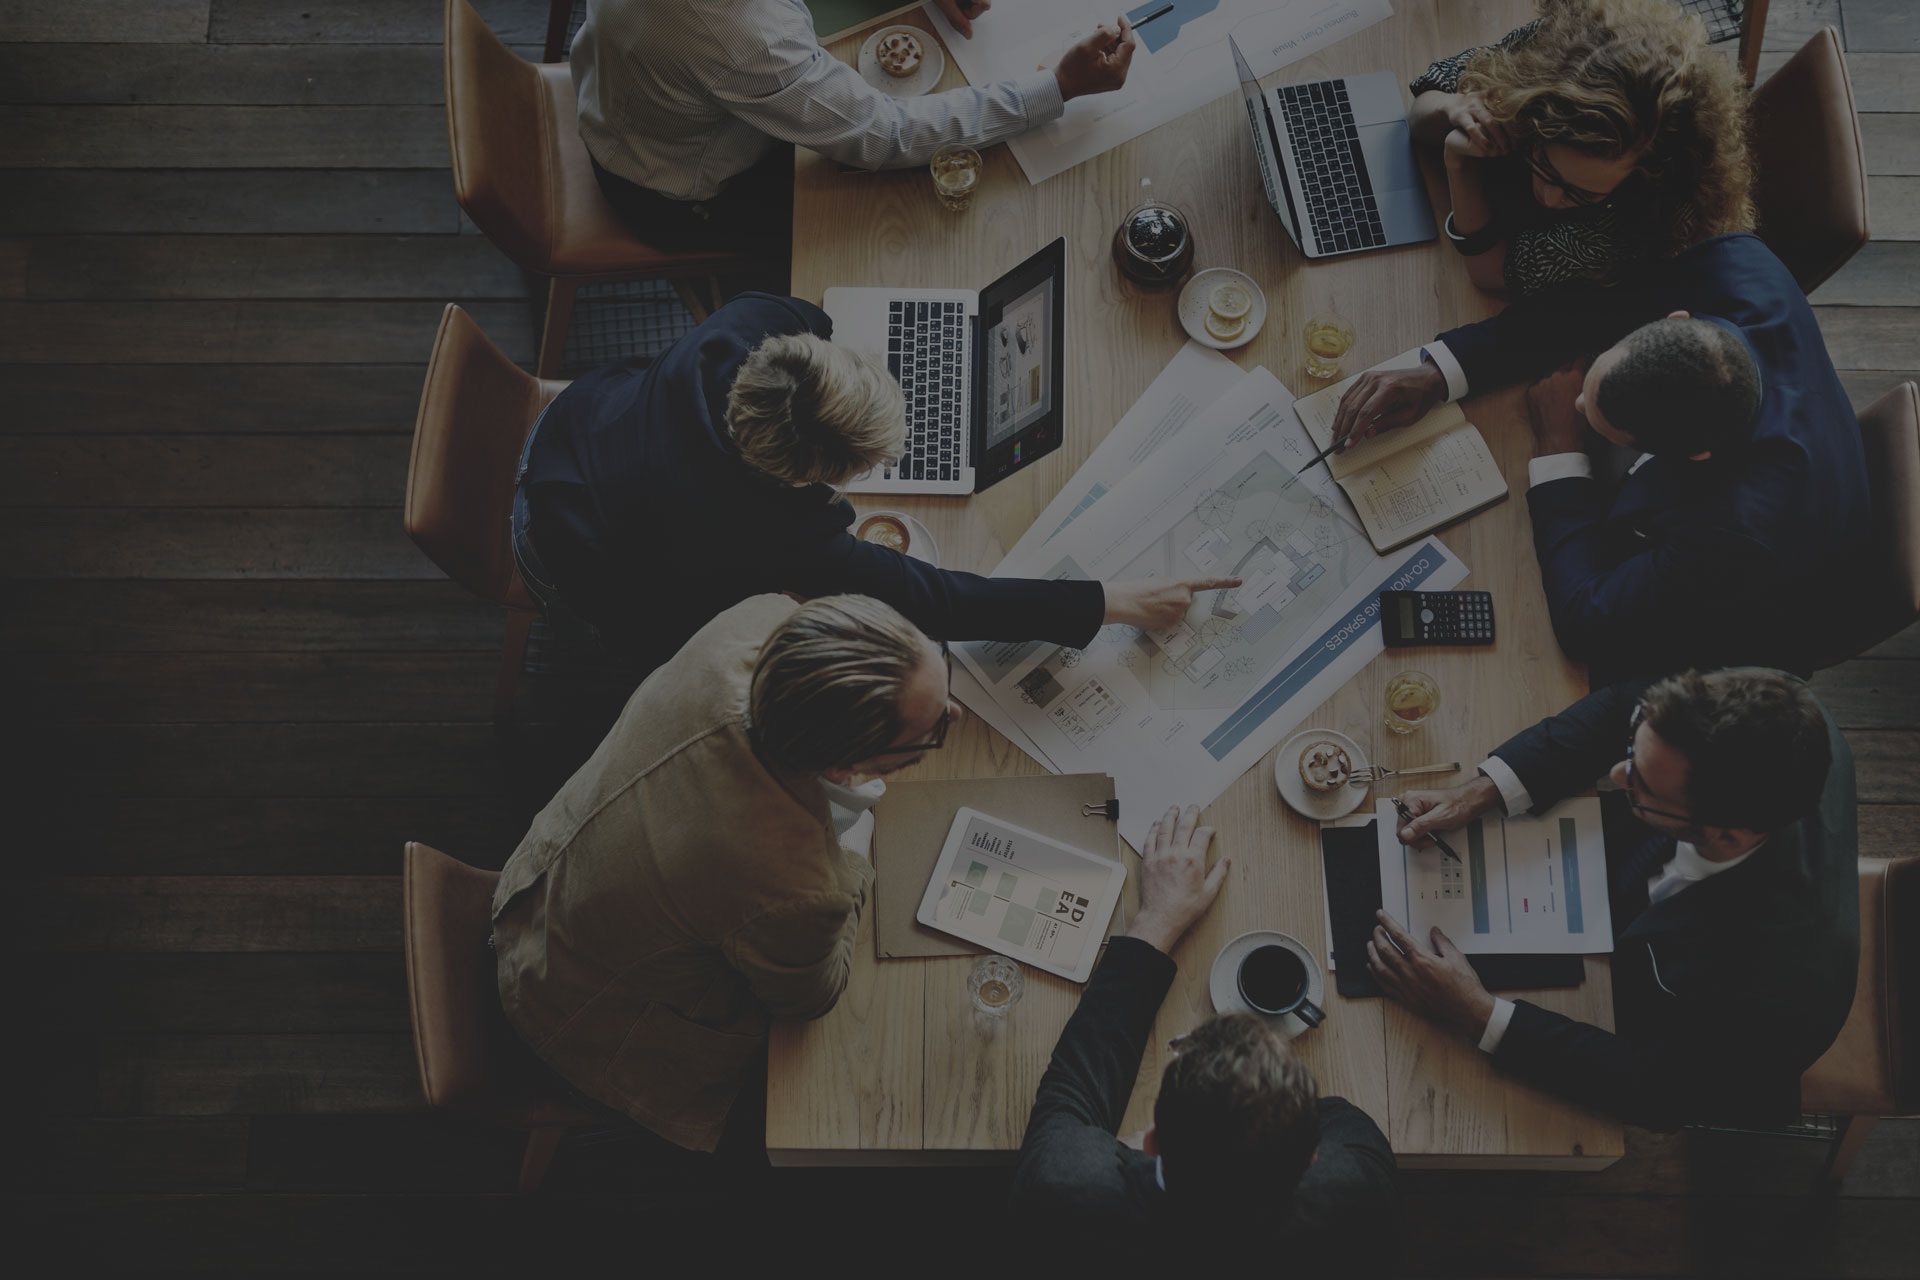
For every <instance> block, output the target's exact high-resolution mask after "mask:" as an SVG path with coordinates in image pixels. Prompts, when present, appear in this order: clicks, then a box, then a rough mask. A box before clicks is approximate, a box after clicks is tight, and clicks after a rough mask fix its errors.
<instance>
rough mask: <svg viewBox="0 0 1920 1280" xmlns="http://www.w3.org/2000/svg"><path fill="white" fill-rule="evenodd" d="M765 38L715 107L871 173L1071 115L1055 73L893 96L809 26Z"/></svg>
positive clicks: (719, 87)
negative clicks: (953, 144)
mask: <svg viewBox="0 0 1920 1280" xmlns="http://www.w3.org/2000/svg"><path fill="white" fill-rule="evenodd" d="M765 35H766V46H765V48H764V49H756V50H753V51H752V52H751V53H745V54H742V55H741V57H740V58H739V60H738V61H737V62H736V63H735V66H734V69H733V71H732V73H731V74H730V75H728V76H726V77H725V78H723V79H722V80H721V81H720V82H719V83H718V84H716V85H715V86H714V87H713V97H714V99H715V101H717V102H719V103H720V104H721V105H722V106H724V107H725V108H726V109H727V110H729V111H731V112H732V113H733V114H734V115H735V116H736V117H737V118H739V119H740V120H742V121H744V122H746V123H747V124H750V125H752V126H753V127H754V128H756V129H759V130H760V131H761V132H763V133H766V134H769V135H771V136H772V137H775V138H778V139H780V140H781V141H783V142H792V143H795V144H797V145H799V146H803V147H807V148H809V149H811V150H814V151H818V152H820V153H821V154H823V155H826V156H828V157H830V158H832V159H834V160H838V161H840V162H841V163H842V164H848V165H854V166H856V167H858V168H862V169H885V168H892V167H899V166H906V165H915V164H924V163H926V161H927V160H928V159H929V158H930V157H931V156H932V155H933V153H934V152H935V151H936V150H938V149H939V148H941V147H943V146H945V145H946V144H948V143H950V142H965V143H972V144H974V145H976V146H984V145H985V144H987V143H991V142H999V141H1000V140H1001V139H1003V138H1009V137H1012V136H1013V135H1015V134H1017V133H1024V132H1026V131H1027V130H1028V129H1033V128H1036V127H1038V126H1040V125H1043V124H1046V123H1047V122H1049V121H1051V120H1055V119H1058V118H1059V116H1060V113H1061V112H1062V111H1064V110H1065V109H1066V103H1065V101H1064V100H1063V99H1062V98H1061V96H1060V84H1059V81H1057V80H1056V79H1055V78H1054V75H1053V73H1052V72H1051V71H1046V72H1038V73H1036V74H1034V75H1032V76H1029V77H1026V78H1024V79H1021V80H1017V81H1015V80H1003V81H1001V82H999V83H997V84H991V85H988V86H986V87H985V88H980V89H975V88H971V87H968V88H962V89H949V90H947V91H946V92H945V93H929V94H925V95H923V96H920V97H914V98H893V97H889V96H888V95H886V94H884V93H882V92H880V90H878V89H876V88H874V87H873V86H872V85H870V84H868V83H867V82H866V81H865V80H864V79H862V78H861V75H860V73H859V72H858V71H855V70H854V69H853V68H852V67H850V66H848V65H847V64H846V63H844V62H842V61H840V60H839V59H838V58H835V57H833V56H832V55H831V54H829V53H828V52H827V51H826V50H825V49H822V48H821V47H820V43H819V41H818V40H816V39H815V38H814V36H813V32H812V31H811V29H810V28H809V27H808V26H807V24H806V23H805V22H803V21H802V22H795V23H793V24H789V25H786V26H784V27H782V28H781V29H779V30H777V31H769V32H766V33H765Z"/></svg>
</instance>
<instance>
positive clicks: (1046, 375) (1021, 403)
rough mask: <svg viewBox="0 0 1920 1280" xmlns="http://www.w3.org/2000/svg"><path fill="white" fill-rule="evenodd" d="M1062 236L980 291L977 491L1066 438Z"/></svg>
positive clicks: (1065, 301)
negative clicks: (1063, 394) (1063, 397)
mask: <svg viewBox="0 0 1920 1280" xmlns="http://www.w3.org/2000/svg"><path fill="white" fill-rule="evenodd" d="M1066 269H1067V242H1066V241H1065V240H1063V239H1062V240H1055V241H1054V242H1053V243H1052V244H1050V245H1047V246H1046V247H1045V248H1043V249H1041V250H1040V251H1039V252H1038V253H1036V254H1034V255H1033V256H1032V257H1031V258H1028V259H1027V260H1026V261H1025V262H1023V263H1021V264H1020V265H1019V266H1017V267H1015V268H1014V269H1013V270H1012V271H1009V272H1008V273H1007V274H1006V275H1004V276H1001V277H1000V278H999V279H998V280H996V281H994V282H993V283H992V284H991V285H988V286H987V287H986V288H985V289H982V290H981V291H980V329H979V337H978V339H977V340H976V346H977V348H978V349H977V351H976V365H975V367H976V369H977V370H978V374H977V377H976V381H975V383H974V387H975V392H976V403H977V407H976V409H975V413H976V415H977V418H978V424H979V425H978V429H979V433H980V434H979V436H978V438H977V443H978V448H977V450H976V453H975V459H974V471H975V487H976V489H984V488H985V487H986V486H987V485H989V484H992V483H993V482H994V481H996V480H1000V479H1003V478H1005V477H1006V476H1009V475H1012V474H1013V472H1014V471H1016V470H1018V469H1019V468H1021V467H1024V466H1025V465H1027V464H1028V463H1029V462H1032V461H1033V460H1034V459H1035V458H1038V457H1041V456H1042V455H1044V454H1048V453H1051V452H1053V451H1054V450H1055V449H1057V448H1059V447H1060V442H1061V441H1062V439H1064V437H1065V431H1064V424H1065V420H1066V414H1065V412H1064V411H1063V409H1062V407H1061V393H1062V387H1061V382H1062V380H1063V377H1064V374H1065V371H1066V345H1065V333H1064V332H1063V330H1064V329H1065V327H1066V314H1067V297H1066Z"/></svg>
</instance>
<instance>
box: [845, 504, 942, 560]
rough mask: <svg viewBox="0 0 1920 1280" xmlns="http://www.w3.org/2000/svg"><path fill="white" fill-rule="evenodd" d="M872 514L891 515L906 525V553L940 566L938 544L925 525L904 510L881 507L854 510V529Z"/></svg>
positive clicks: (856, 535)
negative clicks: (871, 509) (869, 509)
mask: <svg viewBox="0 0 1920 1280" xmlns="http://www.w3.org/2000/svg"><path fill="white" fill-rule="evenodd" d="M873 516H892V517H893V518H894V519H895V520H898V521H900V523H902V524H904V525H906V526H907V539H908V541H907V550H906V554H907V555H909V556H912V557H913V558H914V559H915V560H918V561H920V562H921V563H923V564H930V565H932V566H933V567H934V568H936V569H938V568H939V567H940V544H939V543H937V542H935V541H934V540H933V535H932V534H931V533H929V532H927V526H925V525H924V524H921V523H920V522H919V521H918V520H916V519H914V518H913V517H912V516H910V515H908V514H907V513H906V512H904V511H893V510H890V509H888V508H884V507H883V508H880V509H877V510H874V511H860V512H856V514H855V519H854V522H853V527H854V529H856V530H857V529H859V527H860V526H861V525H862V524H863V523H865V522H866V521H867V520H868V519H870V518H872V517H873ZM854 536H855V537H859V536H860V535H859V534H858V533H855V534H854Z"/></svg>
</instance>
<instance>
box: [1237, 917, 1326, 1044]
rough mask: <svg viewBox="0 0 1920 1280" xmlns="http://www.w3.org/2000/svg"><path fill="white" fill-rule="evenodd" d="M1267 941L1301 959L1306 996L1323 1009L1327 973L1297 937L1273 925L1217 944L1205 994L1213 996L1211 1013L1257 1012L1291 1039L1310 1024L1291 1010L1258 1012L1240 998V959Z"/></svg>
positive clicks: (1324, 1006)
mask: <svg viewBox="0 0 1920 1280" xmlns="http://www.w3.org/2000/svg"><path fill="white" fill-rule="evenodd" d="M1268 943H1277V944H1279V945H1280V946H1283V947H1285V948H1286V949H1287V950H1289V951H1291V952H1293V954H1295V955H1297V956H1299V957H1300V960H1301V962H1302V963H1303V964H1305V965H1306V966H1307V999H1308V1000H1311V1001H1312V1002H1313V1003H1314V1004H1315V1005H1316V1006H1318V1008H1319V1009H1320V1011H1321V1012H1322V1013H1325V1012H1326V1010H1327V976H1326V974H1324V973H1322V972H1321V971H1320V963H1319V961H1317V960H1315V959H1314V958H1313V952H1311V951H1309V950H1308V949H1307V947H1306V945H1305V944H1304V943H1302V942H1301V941H1300V939H1298V938H1296V937H1293V936H1292V935H1291V934H1285V933H1280V932H1278V931H1277V930H1273V929H1255V930H1254V931H1253V932H1252V933H1243V934H1241V935H1240V936H1239V937H1237V938H1235V939H1234V940H1233V941H1231V942H1229V943H1227V945H1226V946H1224V947H1222V948H1220V954H1219V955H1218V956H1217V957H1215V959H1214V962H1213V969H1212V971H1211V972H1209V973H1208V974H1207V994H1208V995H1209V996H1211V997H1212V999H1213V1011H1214V1012H1215V1013H1259V1014H1260V1016H1261V1017H1263V1018H1265V1019H1267V1021H1269V1022H1271V1023H1273V1024H1274V1025H1275V1026H1277V1027H1279V1028H1280V1034H1282V1035H1284V1036H1285V1037H1286V1038H1287V1039H1289V1040H1291V1039H1293V1038H1294V1037H1295V1036H1297V1035H1299V1034H1300V1033H1301V1032H1303V1031H1309V1030H1311V1029H1312V1028H1310V1027H1308V1026H1307V1024H1306V1023H1305V1022H1303V1021H1302V1020H1301V1019H1300V1018H1299V1017H1297V1016H1296V1015H1294V1014H1291V1013H1283V1014H1281V1015H1279V1016H1278V1017H1275V1016H1274V1015H1273V1014H1270V1013H1260V1011H1259V1010H1258V1009H1255V1008H1254V1007H1253V1006H1252V1005H1250V1004H1248V1003H1247V1002H1246V1001H1245V1000H1243V999H1241V998H1240V961H1241V960H1243V959H1244V958H1245V957H1246V955H1247V953H1248V952H1249V951H1252V950H1253V949H1254V948H1255V947H1264V946H1266V945H1267V944H1268Z"/></svg>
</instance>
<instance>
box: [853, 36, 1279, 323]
mask: <svg viewBox="0 0 1920 1280" xmlns="http://www.w3.org/2000/svg"><path fill="white" fill-rule="evenodd" d="M881 74H883V75H884V74H885V72H882V73H881ZM1229 280H1232V281H1234V282H1236V283H1238V284H1240V285H1242V286H1244V287H1245V288H1246V290H1247V292H1248V293H1251V294H1252V295H1253V310H1251V311H1249V312H1247V327H1246V328H1244V329H1242V330H1241V331H1240V336H1239V337H1237V338H1235V339H1233V340H1232V341H1231V342H1222V341H1220V339H1218V338H1216V337H1214V336H1213V335H1212V334H1210V333H1208V332H1207V299H1208V298H1209V297H1211V296H1212V294H1213V291H1214V290H1215V289H1216V288H1218V287H1219V286H1221V285H1223V284H1225V283H1227V282H1228V281H1229ZM1179 309H1180V327H1181V328H1182V329H1185V330H1186V331H1187V336H1188V337H1189V338H1192V339H1193V340H1194V341H1195V342H1197V343H1199V344H1200V345H1201V346H1203V347H1212V348H1213V349H1214V350H1215V351H1232V350H1233V349H1234V348H1235V347H1244V346H1246V345H1247V344H1248V343H1249V342H1252V341H1253V339H1254V337H1255V336H1256V335H1257V334H1258V333H1259V332H1260V326H1261V325H1263V324H1265V323H1266V322H1267V295H1266V294H1264V293H1262V292H1260V286H1259V285H1257V284H1255V283H1254V282H1253V277H1252V276H1250V275H1248V274H1247V273H1246V272H1244V271H1235V270H1234V269H1233V268H1232V267H1208V268H1207V269H1206V270H1205V271H1202V272H1200V273H1199V274H1197V275H1195V276H1194V277H1193V279H1191V280H1189V281H1187V284H1186V287H1185V288H1183V289H1181V290H1180V304H1179Z"/></svg>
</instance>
